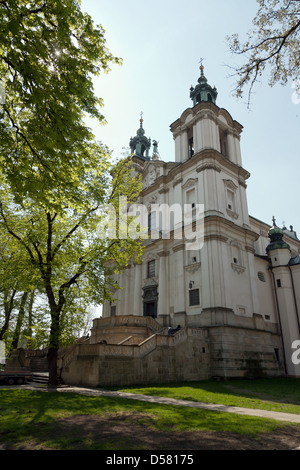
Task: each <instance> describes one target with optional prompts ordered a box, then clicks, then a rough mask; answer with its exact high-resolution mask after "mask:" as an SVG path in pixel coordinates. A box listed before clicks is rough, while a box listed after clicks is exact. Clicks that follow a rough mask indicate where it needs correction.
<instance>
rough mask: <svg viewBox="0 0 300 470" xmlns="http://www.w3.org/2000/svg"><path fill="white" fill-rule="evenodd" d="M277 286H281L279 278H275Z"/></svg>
mask: <svg viewBox="0 0 300 470" xmlns="http://www.w3.org/2000/svg"><path fill="white" fill-rule="evenodd" d="M276 282H277V287H281V280H280V279H277V281H276Z"/></svg>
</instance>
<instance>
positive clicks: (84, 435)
mask: <svg viewBox="0 0 300 470" xmlns="http://www.w3.org/2000/svg"><path fill="white" fill-rule="evenodd" d="M124 418H125V419H124ZM139 419H140V420H143V422H142V423H141V422H140V423H138V421H139ZM147 421H148V422H147ZM150 426H151V417H150V416H149V417H146V418H145V416H144V415H143V416H137V415H136V414H132V415H131V414H129V413H127V414H126V417H124V414H123V413H122V415H120V416H118V415H113V416H110V417H108V416H106V417H105V418H103V417H100V416H86V415H79V416H76V418H75V417H68V418H64V419H59V420H57V421H56V426H55V437H56V438H57V439H60V438H61V439H72V440H73V443H72V449H75V450H81V449H83V450H84V449H85V448H86V447H85V446H84V442H89V443H93V444H97V443H102V444H107V448H108V449H111V450H127V449H130V450H132V449H139V450H142V449H144V450H169V451H172V450H176V451H178V450H293V449H295V448H297V447H299V446H300V427H294V426H288V427H283V428H279V429H278V430H276V431H275V432H272V433H267V434H261V435H260V436H259V438H257V437H256V438H251V437H249V436H243V435H240V434H234V433H229V432H209V431H192V432H191V431H186V432H182V431H180V432H179V431H172V430H170V431H157V430H155V429H154V428H151V427H150ZM40 437H41V441H44V442H45V441H46V440H47V437H48V439H49V440H51V439H52V438H53V431H52V432H51V435H50V433H49V435H48V436H47V433H45V431H43V429H41V430H40ZM2 449H3V450H13V448H12V447H10V448H8V447H6V446H5V444H4V445H3V447H2ZM46 449H49V447H44V446H42V445H40V444H38V443H36V444H35V443H32V442H31V443H30V444H23V445H20V446H18V450H46Z"/></svg>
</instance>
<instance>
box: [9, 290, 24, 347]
mask: <svg viewBox="0 0 300 470" xmlns="http://www.w3.org/2000/svg"><path fill="white" fill-rule="evenodd" d="M27 297H28V292H24V293H23V295H22V298H21V303H20V308H19V313H18V318H17V324H16V328H15V332H14V336H13V341H12V349H17V348H18V343H19V339H20V333H21V328H22V324H23V320H24V315H25V304H26V300H27Z"/></svg>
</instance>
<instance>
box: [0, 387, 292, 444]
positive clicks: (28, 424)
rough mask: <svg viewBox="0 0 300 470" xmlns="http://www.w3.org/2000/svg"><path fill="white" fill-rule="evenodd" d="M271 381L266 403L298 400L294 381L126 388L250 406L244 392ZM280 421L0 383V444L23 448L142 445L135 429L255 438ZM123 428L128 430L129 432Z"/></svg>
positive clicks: (281, 425)
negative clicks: (270, 396) (271, 391)
mask: <svg viewBox="0 0 300 470" xmlns="http://www.w3.org/2000/svg"><path fill="white" fill-rule="evenodd" d="M272 383H273V384H274V386H275V385H276V387H275V388H276V389H275V390H274V391H273V395H272V400H273V399H275V397H277V398H276V399H278V400H279V401H281V402H282V403H281V404H279V402H278V403H276V402H273V401H272V403H273V405H272V406H274V407H276V405H278V406H279V405H280V406H282V407H283V408H281V409H284V411H287V409H288V408H284V405H286V407H289V406H290V405H288V404H287V403H283V401H284V400H286V401H290V400H293V401H297V400H298V403H299V393H298V392H297V390H298V391H299V384H300V382H299V381H292V382H289V381H283V382H280V381H278V382H277V381H276V382H271V381H251V382H247V383H246V382H237V381H235V382H230V383H225V382H224V383H221V382H212V381H208V382H202V383H201V382H199V383H195V384H182V386H178V385H173V386H169V385H168V386H164V387H163V386H161V387H158V386H156V387H153V388H152V387H145V388H138V389H137V388H135V389H132V388H131V389H128V390H130V391H131V392H132V391H137V392H139V393H140V392H142V393H147V394H152V395H153V394H155V395H164V396H172V397H180V398H185V399H188V400H196V401H198V400H199V401H210V402H211V403H224V404H232V405H237V404H240V405H243V406H246V405H245V403H248V405H249V406H250V404H252V405H253V406H254V405H255V406H256V405H258V403H260V402H257V399H256V398H255V399H254V398H250V397H249V394H255V393H259V394H265V393H267V394H268V393H269V388H270V386H271V384H272ZM229 385H230V386H234V387H236V388H238V389H239V390H241V389H243V388H244V390H245V392H244V397H243V396H242V395H243V393H242V392H239V393H240V395H238V394H237V392H236V391H232V390H231V389H230V388H228V387H229ZM297 387H298V388H297ZM295 389H296V390H295ZM252 401H253V403H252ZM262 403H265V402H262ZM299 405H300V403H299V404H298V405H295V408H289V409H290V412H293V411H291V410H292V409H295V410H296V411H294V412H295V413H299V407H300V406H299ZM270 406H271V405H270ZM276 409H277V408H276ZM83 417H84V421H82V419H83ZM82 423H84V424H82ZM92 423H95V426H94V427H91V426H92ZM121 425H122V426H123V427H124V426H125V432H123V431H124V429H123V431H122V432H119V431H120V430H121V428H120V426H121ZM136 426H138V427H137V428H136ZM285 426H287V423H283V422H279V421H274V420H269V419H263V418H256V417H248V416H240V415H235V414H232V413H220V412H216V411H207V410H201V409H193V408H188V407H183V406H169V405H159V404H155V403H146V402H139V401H136V400H130V399H123V398H113V397H95V396H82V395H79V394H75V393H70V392H68V393H58V392H50V391H47V392H45V391H30V390H25V389H22V387H20V388H19V389H12V388H11V389H10V388H4V387H1V388H0V444H1V443H2V444H4V445H5V446H6V448H7V446H8V448H14V447H18V446H19V445H21V446H23V448H24V445H25V446H26V448H30V446H32V447H33V448H34V449H36V448H37V446H41V447H42V448H43V449H47V448H49V449H58V450H64V449H68V450H69V449H70V450H71V449H86V450H94V449H98V450H101V449H109V450H111V449H114V450H117V449H126V450H131V449H141V448H145V447H143V446H145V444H143V443H142V441H141V440H139V437H140V436H139V433H141V432H143V433H146V432H147V433H148V435H149V436H153V435H154V434H155V433H161V436H162V438H163V437H164V436H165V435H166V434H168V435H169V436H170V434H172V433H173V434H174V436H175V435H177V436H178V435H180V437H181V438H182V437H183V436H184V435H185V434H184V433H187V434H186V435H188V434H189V435H190V433H191V432H198V431H201V432H205V433H207V434H209V433H212V434H214V433H216V434H217V433H223V434H224V433H233V434H234V435H239V436H247V437H248V438H249V437H251V439H259V438H260V436H261V435H262V433H272V432H277V431H278V430H280V429H283V428H284V427H285ZM288 426H290V423H289V424H288ZM112 429H115V430H116V432H115V434H112V433H111V432H110V431H111V430H112ZM118 429H119V431H118ZM298 430H299V426H298ZM129 431H131V432H132V437H131V438H129V434H130V433H129ZM297 432H298V431H297ZM162 445H163V444H162ZM21 448H22V447H21ZM146 448H147V447H146ZM166 448H168V447H166Z"/></svg>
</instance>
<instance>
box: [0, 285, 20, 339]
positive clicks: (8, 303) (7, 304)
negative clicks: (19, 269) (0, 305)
mask: <svg viewBox="0 0 300 470" xmlns="http://www.w3.org/2000/svg"><path fill="white" fill-rule="evenodd" d="M16 293H17V291H16V290H15V289H13V291H12V293H11V296H10V299H9V300H8V293H7V292H5V293H4V315H5V320H4V324H3V326H2V328H1V331H0V340H3V337H4V335H5V333H6V331H7V330H8V326H9V321H10V316H11V312H12V311H13V308H14V298H15V295H16Z"/></svg>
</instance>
